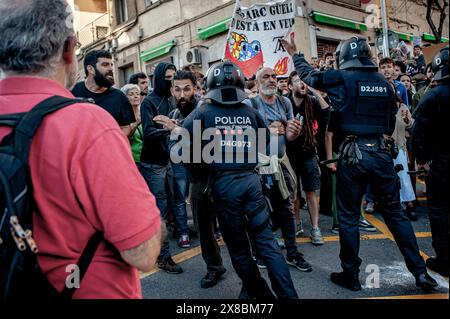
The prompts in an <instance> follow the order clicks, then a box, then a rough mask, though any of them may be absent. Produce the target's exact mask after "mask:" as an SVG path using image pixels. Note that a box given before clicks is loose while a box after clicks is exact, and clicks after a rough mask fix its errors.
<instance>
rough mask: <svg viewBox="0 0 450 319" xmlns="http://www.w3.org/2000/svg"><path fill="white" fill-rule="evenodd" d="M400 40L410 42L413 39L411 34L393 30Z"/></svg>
mask: <svg viewBox="0 0 450 319" xmlns="http://www.w3.org/2000/svg"><path fill="white" fill-rule="evenodd" d="M394 32H395V33H396V34H397V35H398V38H399V39H400V40H403V41H408V42H411V41H413V35H412V34H408V33H403V32H400V31H394Z"/></svg>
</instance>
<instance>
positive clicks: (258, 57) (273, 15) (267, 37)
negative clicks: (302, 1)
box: [224, 0, 296, 78]
mask: <svg viewBox="0 0 450 319" xmlns="http://www.w3.org/2000/svg"><path fill="white" fill-rule="evenodd" d="M295 11H296V7H295V0H278V1H273V2H268V3H265V4H254V5H252V6H251V7H248V8H245V7H241V5H240V2H239V0H238V1H236V6H235V10H234V14H233V19H232V21H231V25H230V30H229V33H228V37H227V42H226V45H225V53H224V59H226V60H230V61H231V62H233V63H235V64H237V65H238V66H239V67H240V68H241V69H242V71H243V72H244V75H245V77H247V78H250V77H252V76H253V75H254V74H255V73H256V72H257V70H258V69H259V68H261V67H271V68H273V69H274V70H275V73H276V74H277V75H280V76H285V77H288V76H289V74H290V72H291V71H293V70H294V66H293V63H292V60H291V58H290V56H289V54H288V53H287V52H286V50H285V49H284V48H283V46H282V44H281V40H282V39H283V38H285V37H289V39H290V40H291V41H292V40H293V39H294V35H295V34H294V30H295Z"/></svg>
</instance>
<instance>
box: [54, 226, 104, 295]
mask: <svg viewBox="0 0 450 319" xmlns="http://www.w3.org/2000/svg"><path fill="white" fill-rule="evenodd" d="M102 239H103V233H102V232H99V231H97V232H95V234H94V235H92V237H91V238H90V239H89V241H88V243H87V245H86V247H85V248H84V250H83V252H82V254H81V256H80V258H79V259H78V263H77V266H78V269H79V270H80V284H81V282H82V281H83V277H84V275H85V274H86V271H87V269H88V268H89V265H90V264H91V261H92V259H93V258H94V255H95V252H96V251H97V248H98V245H99V244H100V242H101V241H102ZM76 290H77V288H75V287H74V288H68V287H67V285H65V286H64V290H63V291H62V293H61V295H60V297H61V298H62V299H72V296H73V294H74V293H75V291H76Z"/></svg>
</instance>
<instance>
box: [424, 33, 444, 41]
mask: <svg viewBox="0 0 450 319" xmlns="http://www.w3.org/2000/svg"><path fill="white" fill-rule="evenodd" d="M422 39H424V40H425V41H428V42H435V41H436V37H435V36H434V35H432V34H429V33H424V34H423V35H422ZM441 42H448V38H445V37H442V38H441Z"/></svg>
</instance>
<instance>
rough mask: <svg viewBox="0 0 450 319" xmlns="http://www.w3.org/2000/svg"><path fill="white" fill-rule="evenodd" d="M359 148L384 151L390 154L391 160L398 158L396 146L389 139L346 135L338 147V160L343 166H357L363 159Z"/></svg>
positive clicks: (381, 136)
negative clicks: (340, 160)
mask: <svg viewBox="0 0 450 319" xmlns="http://www.w3.org/2000/svg"><path fill="white" fill-rule="evenodd" d="M361 146H363V147H366V148H367V147H370V148H372V149H379V150H386V151H388V152H389V153H390V155H391V157H392V159H395V158H397V156H398V147H397V144H396V143H395V141H394V139H393V138H391V137H388V138H387V139H385V138H384V136H383V135H381V134H380V135H379V136H357V135H347V136H345V139H344V141H343V142H342V144H341V146H340V147H339V158H340V159H342V162H343V163H344V164H353V165H356V164H358V163H359V161H361V160H362V158H363V156H362V153H361V150H360V147H361Z"/></svg>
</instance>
